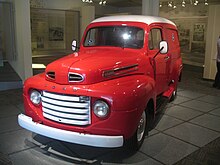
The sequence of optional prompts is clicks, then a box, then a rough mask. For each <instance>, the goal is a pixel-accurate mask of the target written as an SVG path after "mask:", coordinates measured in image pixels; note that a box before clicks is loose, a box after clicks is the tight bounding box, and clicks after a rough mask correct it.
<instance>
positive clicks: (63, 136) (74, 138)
mask: <svg viewBox="0 0 220 165" xmlns="http://www.w3.org/2000/svg"><path fill="white" fill-rule="evenodd" d="M18 123H19V125H20V126H21V127H23V128H25V129H27V130H29V131H32V132H35V133H37V134H40V135H43V136H47V137H50V138H53V139H57V140H62V141H66V142H70V143H76V144H82V145H88V146H94V147H107V148H114V147H121V146H122V145H123V136H103V135H91V134H84V133H78V132H72V131H67V130H62V129H57V128H53V127H49V126H46V125H43V124H39V123H36V122H34V121H33V120H32V118H31V117H28V116H26V115H24V114H20V115H18Z"/></svg>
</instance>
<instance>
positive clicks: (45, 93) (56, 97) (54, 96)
mask: <svg viewBox="0 0 220 165" xmlns="http://www.w3.org/2000/svg"><path fill="white" fill-rule="evenodd" d="M43 96H45V97H49V98H53V99H57V100H64V101H78V102H79V101H80V100H79V97H74V96H66V95H58V94H55V93H49V92H45V91H43Z"/></svg>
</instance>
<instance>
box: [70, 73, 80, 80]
mask: <svg viewBox="0 0 220 165" xmlns="http://www.w3.org/2000/svg"><path fill="white" fill-rule="evenodd" d="M83 80H84V79H83V76H82V75H81V74H78V73H69V82H82V81H83Z"/></svg>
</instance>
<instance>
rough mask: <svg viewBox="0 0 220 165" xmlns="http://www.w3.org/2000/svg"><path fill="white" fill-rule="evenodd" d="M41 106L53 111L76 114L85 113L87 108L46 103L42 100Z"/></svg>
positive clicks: (87, 111) (87, 110)
mask: <svg viewBox="0 0 220 165" xmlns="http://www.w3.org/2000/svg"><path fill="white" fill-rule="evenodd" d="M42 106H43V107H45V108H48V109H52V110H55V111H60V112H66V113H76V114H87V113H89V109H77V108H66V107H61V106H56V105H52V104H48V103H44V102H42Z"/></svg>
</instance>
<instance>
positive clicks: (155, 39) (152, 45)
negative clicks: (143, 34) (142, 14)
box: [148, 28, 162, 50]
mask: <svg viewBox="0 0 220 165" xmlns="http://www.w3.org/2000/svg"><path fill="white" fill-rule="evenodd" d="M160 41H162V33H161V30H160V29H158V28H155V29H151V30H150V33H149V37H148V47H149V49H150V50H154V49H159V44H160Z"/></svg>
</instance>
